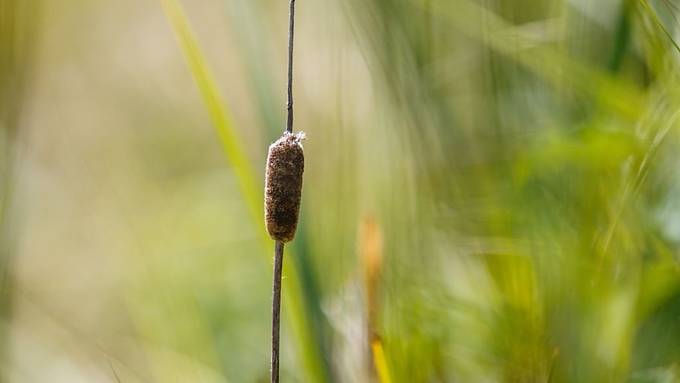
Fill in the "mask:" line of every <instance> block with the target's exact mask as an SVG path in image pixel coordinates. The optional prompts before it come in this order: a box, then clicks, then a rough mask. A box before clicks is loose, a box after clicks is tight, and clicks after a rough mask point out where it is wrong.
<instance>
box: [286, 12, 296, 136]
mask: <svg viewBox="0 0 680 383" xmlns="http://www.w3.org/2000/svg"><path fill="white" fill-rule="evenodd" d="M294 36H295V0H290V10H289V13H288V102H287V104H286V109H287V110H288V120H287V121H286V131H287V132H288V133H293V38H294Z"/></svg>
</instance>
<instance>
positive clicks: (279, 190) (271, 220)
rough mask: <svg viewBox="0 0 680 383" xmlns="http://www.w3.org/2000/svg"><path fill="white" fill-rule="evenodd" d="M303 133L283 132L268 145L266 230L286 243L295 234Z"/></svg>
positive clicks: (300, 190) (265, 185)
mask: <svg viewBox="0 0 680 383" xmlns="http://www.w3.org/2000/svg"><path fill="white" fill-rule="evenodd" d="M304 138H305V134H304V133H302V132H300V133H295V134H293V133H288V132H285V133H284V134H283V136H281V138H279V139H278V140H277V141H276V142H274V143H273V144H271V145H270V146H269V154H268V155H267V168H266V171H265V182H264V220H265V223H266V225H267V232H268V233H269V235H270V236H271V237H272V238H273V239H274V240H277V241H281V242H289V241H291V240H292V239H293V237H295V229H296V228H297V221H298V213H299V211H300V196H301V193H302V173H303V171H304V168H305V156H304V152H303V150H302V144H301V141H302V140H303V139H304Z"/></svg>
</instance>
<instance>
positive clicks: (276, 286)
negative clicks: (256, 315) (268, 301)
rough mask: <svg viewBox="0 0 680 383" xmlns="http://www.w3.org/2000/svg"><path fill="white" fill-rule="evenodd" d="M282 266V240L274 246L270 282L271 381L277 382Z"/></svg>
mask: <svg viewBox="0 0 680 383" xmlns="http://www.w3.org/2000/svg"><path fill="white" fill-rule="evenodd" d="M282 268H283V242H281V241H276V244H275V246H274V281H273V282H272V361H271V363H272V364H271V373H272V375H271V378H272V379H271V383H278V382H279V329H280V327H281V270H282Z"/></svg>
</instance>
